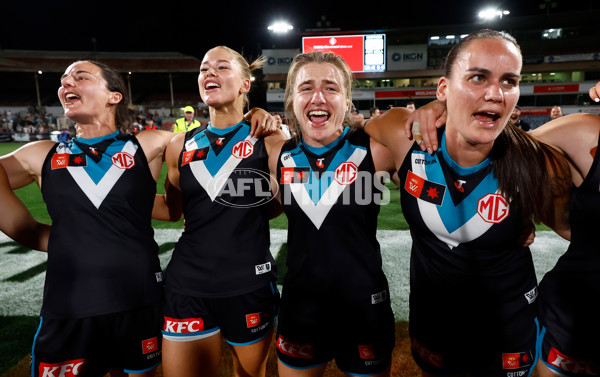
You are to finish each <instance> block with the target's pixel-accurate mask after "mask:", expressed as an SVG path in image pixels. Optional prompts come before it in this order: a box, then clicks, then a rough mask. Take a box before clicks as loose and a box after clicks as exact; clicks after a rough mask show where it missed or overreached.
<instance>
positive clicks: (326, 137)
mask: <svg viewBox="0 0 600 377" xmlns="http://www.w3.org/2000/svg"><path fill="white" fill-rule="evenodd" d="M293 108H294V115H295V116H296V119H297V120H298V123H299V124H300V127H301V128H302V137H303V138H304V142H306V143H307V144H308V145H312V146H316V147H320V146H324V145H327V144H329V143H331V142H333V141H334V140H335V139H336V138H337V137H338V136H340V135H341V133H342V131H343V125H342V124H343V121H344V117H345V115H346V113H347V112H348V108H349V103H348V99H347V95H346V92H345V89H344V79H343V75H342V73H341V72H340V71H339V69H338V68H336V67H335V66H334V65H333V64H330V63H308V64H305V65H304V66H302V68H300V69H299V70H298V72H297V74H296V78H295V87H294V88H293Z"/></svg>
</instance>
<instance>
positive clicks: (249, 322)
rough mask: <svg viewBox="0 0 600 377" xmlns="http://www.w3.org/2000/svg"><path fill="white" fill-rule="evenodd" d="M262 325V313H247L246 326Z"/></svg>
mask: <svg viewBox="0 0 600 377" xmlns="http://www.w3.org/2000/svg"><path fill="white" fill-rule="evenodd" d="M258 325H260V313H252V314H246V327H248V328H251V327H256V326H258Z"/></svg>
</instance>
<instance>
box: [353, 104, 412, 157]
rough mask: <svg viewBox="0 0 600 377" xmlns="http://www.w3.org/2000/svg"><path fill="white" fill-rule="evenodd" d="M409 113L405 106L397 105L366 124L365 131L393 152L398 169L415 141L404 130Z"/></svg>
mask: <svg viewBox="0 0 600 377" xmlns="http://www.w3.org/2000/svg"><path fill="white" fill-rule="evenodd" d="M409 115H410V112H409V111H408V110H406V109H405V108H401V107H395V108H393V109H390V110H388V111H386V112H385V113H383V114H382V115H380V116H378V117H376V118H373V119H371V120H369V121H368V122H367V123H366V125H365V132H366V133H367V134H368V135H369V136H371V138H373V140H375V141H376V142H378V143H379V144H382V145H383V146H385V147H386V148H387V149H388V150H389V151H390V152H391V153H392V156H393V159H394V163H395V165H396V166H395V167H396V169H398V168H399V167H400V165H401V164H402V162H403V161H404V157H406V155H407V154H408V151H409V150H410V148H411V147H412V145H413V143H414V142H413V141H412V140H410V139H409V138H408V137H407V136H406V133H405V132H404V124H405V122H406V120H407V119H408V116H409Z"/></svg>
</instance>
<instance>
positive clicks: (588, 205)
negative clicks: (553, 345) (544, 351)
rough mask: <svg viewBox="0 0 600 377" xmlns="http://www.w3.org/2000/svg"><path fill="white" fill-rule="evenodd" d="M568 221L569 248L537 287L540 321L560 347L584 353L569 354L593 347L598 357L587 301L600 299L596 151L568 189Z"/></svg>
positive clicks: (594, 319) (599, 326)
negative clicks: (581, 175)
mask: <svg viewBox="0 0 600 377" xmlns="http://www.w3.org/2000/svg"><path fill="white" fill-rule="evenodd" d="M569 221H570V225H571V242H570V244H569V247H568V248H567V251H566V253H565V254H563V255H562V256H561V257H560V258H559V259H558V261H557V262H556V266H555V267H554V268H553V269H552V270H551V271H549V272H548V273H546V275H544V278H543V279H542V281H541V283H540V297H541V300H540V302H541V309H540V311H541V317H542V320H543V323H544V325H545V326H546V327H547V328H548V331H549V332H550V333H551V334H552V336H554V337H555V338H556V339H557V340H558V341H559V342H560V343H561V344H569V345H573V346H575V347H579V349H580V350H583V351H584V352H581V351H578V352H581V353H579V354H578V355H573V356H583V355H584V354H585V352H586V351H587V352H592V349H595V351H593V352H596V354H595V357H596V358H597V356H598V353H597V352H598V350H599V348H600V347H599V346H598V336H600V323H599V322H598V312H597V311H596V310H592V309H590V307H589V305H587V304H586V303H589V302H590V300H591V301H594V300H596V299H597V298H598V297H600V246H598V237H596V232H598V224H600V153H596V155H595V157H594V162H593V163H592V167H591V168H590V171H589V172H588V174H587V176H586V177H585V179H584V180H583V182H582V183H581V185H580V186H579V187H573V188H572V193H571V207H570V211H569ZM575 339H576V340H575ZM566 351H567V350H565V352H566Z"/></svg>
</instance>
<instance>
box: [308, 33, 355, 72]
mask: <svg viewBox="0 0 600 377" xmlns="http://www.w3.org/2000/svg"><path fill="white" fill-rule="evenodd" d="M302 51H303V52H312V51H322V52H331V53H333V54H336V55H339V56H341V57H342V58H343V59H344V60H345V61H346V63H347V64H348V66H349V67H350V69H351V70H352V72H363V67H364V62H363V59H364V52H365V51H364V37H363V36H362V35H336V36H327V37H304V38H302Z"/></svg>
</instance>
